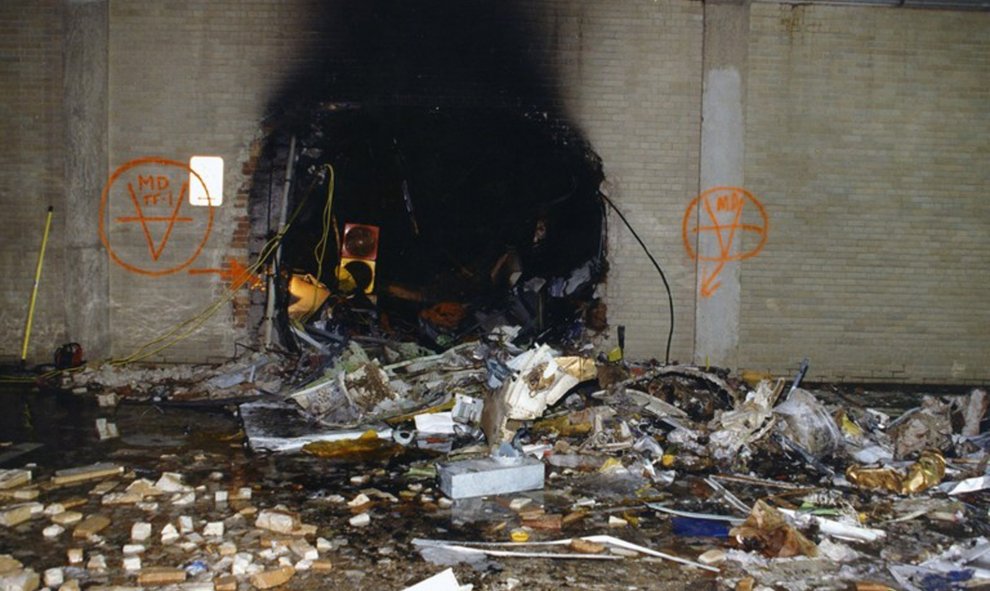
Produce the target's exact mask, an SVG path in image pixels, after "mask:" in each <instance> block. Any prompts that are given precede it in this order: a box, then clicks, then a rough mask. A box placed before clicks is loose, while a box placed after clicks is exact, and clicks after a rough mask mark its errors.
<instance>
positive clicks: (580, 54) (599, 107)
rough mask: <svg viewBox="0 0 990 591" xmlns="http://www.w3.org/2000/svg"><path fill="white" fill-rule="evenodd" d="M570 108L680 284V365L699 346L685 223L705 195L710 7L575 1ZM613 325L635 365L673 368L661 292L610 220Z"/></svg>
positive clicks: (565, 48) (566, 66)
mask: <svg viewBox="0 0 990 591" xmlns="http://www.w3.org/2000/svg"><path fill="white" fill-rule="evenodd" d="M556 19H557V23H558V27H559V29H560V38H561V39H562V40H564V41H563V42H562V43H561V46H562V50H561V58H562V66H563V71H562V74H563V81H562V82H563V83H562V87H563V89H564V93H565V95H564V97H565V104H566V105H567V107H568V109H569V112H570V115H571V116H572V117H573V119H574V121H575V122H576V123H577V124H578V125H579V126H580V127H581V128H582V129H583V130H584V131H585V133H586V134H587V136H588V138H589V139H590V141H591V144H592V146H593V147H594V149H595V150H596V151H597V152H598V154H599V155H600V156H601V157H602V160H603V161H604V164H605V175H606V182H607V187H606V189H607V193H608V195H609V196H610V198H611V199H612V200H613V201H614V202H615V203H616V205H617V206H618V207H619V208H620V209H621V210H622V211H623V213H624V214H625V216H626V218H627V219H628V220H629V221H630V223H631V224H632V226H633V227H634V228H635V230H636V232H637V233H638V234H639V235H640V237H641V238H642V239H643V241H644V242H645V243H646V245H647V247H648V248H649V249H650V251H651V252H652V253H653V255H654V257H656V258H657V260H658V261H659V262H660V264H661V266H662V267H663V269H664V271H665V272H666V273H667V277H668V280H669V281H670V283H671V288H672V291H673V297H674V303H675V332H674V343H673V347H672V350H671V359H672V360H673V359H680V360H682V361H690V359H691V356H692V353H693V347H694V285H695V274H694V263H693V262H692V261H691V260H690V259H689V258H688V257H687V255H686V254H685V252H684V247H683V246H682V241H681V218H682V216H683V215H684V211H685V209H686V208H687V206H688V204H689V203H690V201H691V199H692V198H693V197H694V196H695V195H697V193H698V152H699V149H700V129H701V128H700V126H701V79H702V76H701V50H702V32H703V28H702V24H703V23H702V5H701V3H699V2H687V1H683V0H661V1H658V2H637V1H626V0H624V1H621V2H607V3H605V2H599V3H588V2H573V3H566V4H565V8H564V9H563V10H562V11H561V13H560V14H558V15H557V16H556ZM608 224H609V261H610V262H609V264H610V273H609V279H608V288H607V303H608V309H609V314H608V320H609V324H610V325H611V326H612V336H613V338H614V335H615V327H617V326H619V325H625V326H626V352H627V355H629V356H630V357H632V358H649V357H656V358H658V359H660V360H663V357H664V349H665V347H666V340H667V332H668V329H669V327H670V321H669V313H668V306H667V296H666V292H665V291H664V287H663V283H662V282H661V279H660V277H659V275H658V274H657V272H656V270H655V269H654V268H653V266H652V264H651V263H650V261H649V259H648V258H647V257H646V256H645V255H644V254H643V251H642V249H641V248H640V246H639V245H638V244H637V243H636V241H635V239H634V238H633V236H632V235H631V234H630V233H629V231H628V230H627V229H626V228H625V227H624V226H623V224H622V222H621V220H620V219H619V218H618V217H617V216H615V215H611V214H610V215H609V219H608Z"/></svg>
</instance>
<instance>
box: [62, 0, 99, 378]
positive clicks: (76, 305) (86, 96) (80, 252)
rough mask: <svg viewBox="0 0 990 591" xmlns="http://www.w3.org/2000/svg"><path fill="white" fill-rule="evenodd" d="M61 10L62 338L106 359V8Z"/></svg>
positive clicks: (69, 2) (79, 0) (68, 5)
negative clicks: (102, 228) (101, 222)
mask: <svg viewBox="0 0 990 591" xmlns="http://www.w3.org/2000/svg"><path fill="white" fill-rule="evenodd" d="M64 7H65V11H64V15H65V16H64V19H65V20H64V24H65V61H64V67H65V70H64V78H63V81H64V85H63V94H64V103H63V104H64V109H65V126H66V129H65V140H66V143H65V191H66V196H65V211H64V212H63V213H62V215H63V216H64V219H65V276H64V286H65V294H64V299H65V312H66V314H65V317H66V334H67V337H68V339H69V340H71V341H76V342H78V343H80V344H81V345H82V346H83V349H84V350H85V351H86V355H87V358H88V359H89V360H97V359H101V358H104V357H106V356H108V355H109V354H110V275H109V269H108V265H109V262H108V258H107V253H106V252H105V250H104V248H103V245H102V244H101V243H100V237H99V232H98V230H97V227H98V224H97V222H98V216H99V209H100V196H101V193H102V191H103V185H104V183H105V182H106V180H107V174H108V167H109V163H108V145H109V144H108V138H107V134H108V125H107V121H108V120H107V110H108V103H109V89H108V80H109V76H108V73H109V19H110V16H109V1H108V0H66V1H65V4H64Z"/></svg>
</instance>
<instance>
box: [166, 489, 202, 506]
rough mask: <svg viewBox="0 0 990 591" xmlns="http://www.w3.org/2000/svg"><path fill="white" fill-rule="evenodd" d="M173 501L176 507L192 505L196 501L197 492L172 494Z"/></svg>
mask: <svg viewBox="0 0 990 591" xmlns="http://www.w3.org/2000/svg"><path fill="white" fill-rule="evenodd" d="M171 502H172V504H173V505H175V506H176V507H185V506H187V505H192V504H193V503H195V502H196V493H194V492H187V493H178V494H175V495H173V496H172V498H171Z"/></svg>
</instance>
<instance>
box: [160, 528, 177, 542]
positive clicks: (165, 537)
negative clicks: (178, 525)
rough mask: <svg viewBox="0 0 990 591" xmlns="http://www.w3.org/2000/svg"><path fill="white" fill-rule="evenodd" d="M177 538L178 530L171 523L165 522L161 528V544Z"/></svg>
mask: <svg viewBox="0 0 990 591" xmlns="http://www.w3.org/2000/svg"><path fill="white" fill-rule="evenodd" d="M178 539H179V530H177V529H175V526H174V525H172V524H171V523H166V524H165V527H163V528H162V544H171V543H173V542H175V541H176V540H178Z"/></svg>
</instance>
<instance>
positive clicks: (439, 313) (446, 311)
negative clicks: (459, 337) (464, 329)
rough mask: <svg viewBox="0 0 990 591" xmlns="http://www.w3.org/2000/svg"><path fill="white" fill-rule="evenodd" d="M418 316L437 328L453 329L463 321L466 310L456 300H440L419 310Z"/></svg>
mask: <svg viewBox="0 0 990 591" xmlns="http://www.w3.org/2000/svg"><path fill="white" fill-rule="evenodd" d="M419 316H420V318H422V319H423V320H425V321H427V322H429V323H430V324H432V325H433V326H435V327H437V328H444V329H447V330H454V329H455V328H457V327H458V326H460V324H461V322H463V321H464V317H465V316H467V310H466V309H465V308H464V305H463V304H458V303H457V302H440V303H439V304H437V305H435V306H433V307H430V308H427V309H425V310H423V311H421V312H420V313H419Z"/></svg>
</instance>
